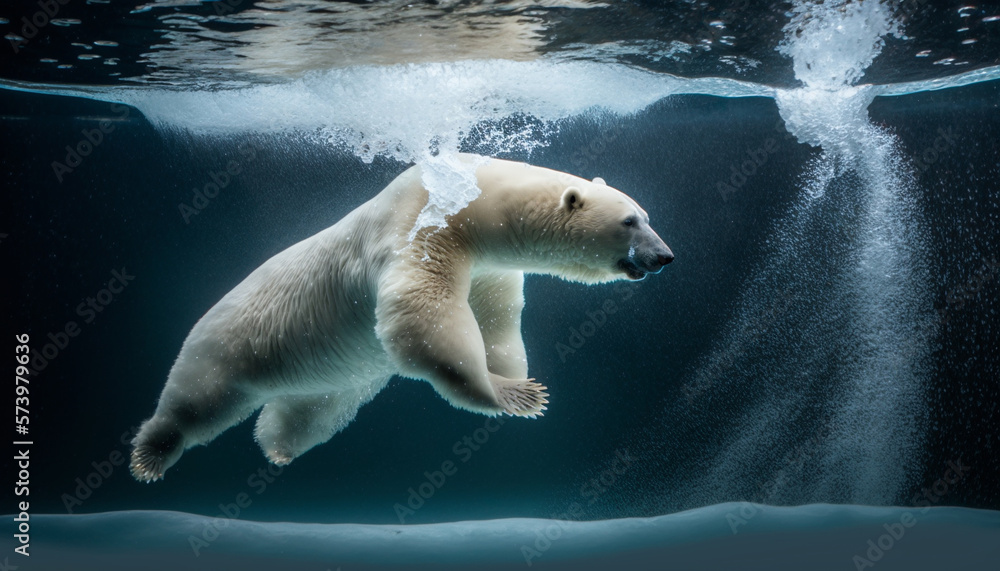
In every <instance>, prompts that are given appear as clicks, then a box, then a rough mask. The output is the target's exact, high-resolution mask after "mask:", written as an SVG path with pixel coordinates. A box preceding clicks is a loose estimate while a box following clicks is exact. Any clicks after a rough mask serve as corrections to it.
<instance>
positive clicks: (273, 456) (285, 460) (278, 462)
mask: <svg viewBox="0 0 1000 571" xmlns="http://www.w3.org/2000/svg"><path fill="white" fill-rule="evenodd" d="M264 455H265V456H267V459H268V460H269V461H270V462H271V463H272V464H274V465H275V466H287V465H289V464H291V463H292V460H294V459H295V457H294V456H292V454H291V453H289V452H285V451H282V450H268V451H267V452H266V453H265V454H264Z"/></svg>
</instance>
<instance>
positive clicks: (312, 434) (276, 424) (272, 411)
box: [254, 377, 389, 466]
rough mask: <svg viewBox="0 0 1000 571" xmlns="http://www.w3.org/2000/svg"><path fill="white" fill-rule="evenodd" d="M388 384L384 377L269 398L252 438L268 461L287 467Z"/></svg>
mask: <svg viewBox="0 0 1000 571" xmlns="http://www.w3.org/2000/svg"><path fill="white" fill-rule="evenodd" d="M388 382H389V377H383V378H381V379H378V380H377V381H375V382H374V383H372V384H370V385H366V386H363V387H359V388H357V389H352V390H345V391H339V392H334V393H328V394H322V395H302V396H298V395H289V396H282V397H276V398H274V399H271V400H270V401H268V403H267V404H266V405H264V409H263V410H262V411H260V416H258V417H257V426H256V428H255V429H254V438H255V439H256V440H257V444H259V445H260V448H261V450H262V451H263V452H264V455H265V456H267V459H268V460H270V461H271V462H273V463H274V464H277V465H278V466H284V465H286V464H289V463H290V462H291V461H292V460H294V459H296V458H298V457H299V456H301V455H302V454H304V453H305V452H306V451H308V450H309V449H310V448H312V447H313V446H316V445H319V444H322V443H324V442H326V441H327V440H329V439H330V438H332V437H333V435H334V434H336V433H338V432H340V431H341V430H343V429H344V427H346V426H347V425H348V424H350V423H351V421H352V420H354V416H355V415H356V414H357V412H358V409H359V408H361V406H362V405H364V404H365V403H367V402H368V401H370V400H372V398H373V397H374V396H375V395H376V394H377V393H378V392H379V391H381V390H382V389H383V388H384V387H385V385H386V383H388Z"/></svg>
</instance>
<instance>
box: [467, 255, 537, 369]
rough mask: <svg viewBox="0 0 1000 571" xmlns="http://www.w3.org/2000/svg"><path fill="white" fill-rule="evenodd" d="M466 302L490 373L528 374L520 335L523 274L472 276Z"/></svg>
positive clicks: (499, 273)
mask: <svg viewBox="0 0 1000 571" xmlns="http://www.w3.org/2000/svg"><path fill="white" fill-rule="evenodd" d="M469 305H470V306H471V307H472V313H473V314H475V316H476V321H477V322H478V323H479V331H480V333H481V334H482V336H483V345H484V347H485V349H486V366H487V367H488V368H489V370H490V372H491V373H496V374H497V375H500V376H502V377H507V378H510V379H523V378H526V377H527V376H528V358H527V355H526V353H525V351H524V340H523V339H522V338H521V311H522V310H523V309H524V274H523V273H522V272H520V271H505V272H490V273H483V274H478V275H476V277H474V278H472V287H471V289H470V291H469Z"/></svg>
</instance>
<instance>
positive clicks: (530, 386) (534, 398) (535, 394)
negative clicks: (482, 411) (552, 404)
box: [493, 379, 549, 418]
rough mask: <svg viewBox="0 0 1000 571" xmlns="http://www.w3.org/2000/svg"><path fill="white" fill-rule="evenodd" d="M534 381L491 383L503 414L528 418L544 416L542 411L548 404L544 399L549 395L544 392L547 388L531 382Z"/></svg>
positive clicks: (499, 381)
mask: <svg viewBox="0 0 1000 571" xmlns="http://www.w3.org/2000/svg"><path fill="white" fill-rule="evenodd" d="M534 380H535V379H527V380H524V381H513V380H510V379H502V380H497V381H495V382H494V383H493V389H494V393H495V394H496V397H497V401H498V402H499V404H500V406H501V407H502V408H503V410H504V412H506V413H507V414H509V415H511V416H526V417H529V418H535V417H536V416H544V414H543V413H542V411H543V410H545V409H546V407H545V405H546V404H548V403H549V401H548V400H546V398H545V397H547V396H549V393H546V392H544V391H545V390H546V388H547V387H545V386H544V385H541V384H538V383H535V382H533V381H534Z"/></svg>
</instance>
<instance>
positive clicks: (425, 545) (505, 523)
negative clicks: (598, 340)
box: [5, 503, 1000, 571]
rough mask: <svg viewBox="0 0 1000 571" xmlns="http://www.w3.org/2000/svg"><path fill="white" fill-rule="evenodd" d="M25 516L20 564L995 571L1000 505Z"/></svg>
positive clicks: (315, 569) (152, 569) (345, 570)
mask: <svg viewBox="0 0 1000 571" xmlns="http://www.w3.org/2000/svg"><path fill="white" fill-rule="evenodd" d="M5 517H6V516H5ZM32 523H33V525H32V526H31V545H30V553H31V555H30V557H28V558H25V557H21V556H19V555H15V557H16V559H17V561H11V563H14V564H17V565H18V566H19V567H18V568H19V569H21V570H22V571H30V570H33V569H46V570H56V569H73V570H91V569H94V570H97V569H100V570H102V571H107V570H114V569H129V570H134V569H143V570H146V571H160V570H171V569H183V570H185V571H194V570H200V569H206V570H209V569H211V570H218V569H227V570H237V569H239V570H263V569H268V570H274V569H282V570H295V571H298V570H310V571H327V570H329V571H336V570H338V569H339V570H341V571H350V570H354V569H397V568H405V569H462V570H467V569H524V568H529V567H530V568H532V569H536V568H541V569H573V570H584V569H629V570H640V569H657V570H661V569H683V570H698V569H706V570H707V569H712V570H718V569H735V568H739V569H767V570H769V571H779V570H784V569H788V570H796V571H801V570H809V571H822V570H826V569H830V570H850V569H876V570H877V571H887V570H894V569H899V570H904V569H905V570H907V571H913V570H921V569H935V570H940V569H948V570H950V571H957V570H967V569H968V570H972V569H976V570H979V569H982V570H987V569H988V570H991V571H995V570H996V569H997V568H998V567H997V565H998V562H1000V512H995V511H984V510H975V509H968V508H955V507H934V508H898V507H868V506H853V505H828V504H815V505H807V506H799V507H773V506H763V505H757V504H748V503H726V504H719V505H714V506H709V507H705V508H700V509H696V510H691V511H686V512H681V513H675V514H671V515H665V516H659V517H652V518H631V519H617V520H604V521H587V522H575V521H557V520H547V519H502V520H490V521H465V522H453V523H441V524H427V525H407V526H401V525H355V524H332V525H331V524H302V523H260V522H251V521H242V520H226V519H221V518H207V517H203V516H199V515H192V514H187V513H179V512H164V511H122V512H109V513H102V514H90V515H40V516H32ZM5 541H9V539H8V540H5ZM196 550H197V551H198V554H197V555H196V554H195V551H196ZM5 551H6V552H8V553H10V552H11V551H10V550H5Z"/></svg>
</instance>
